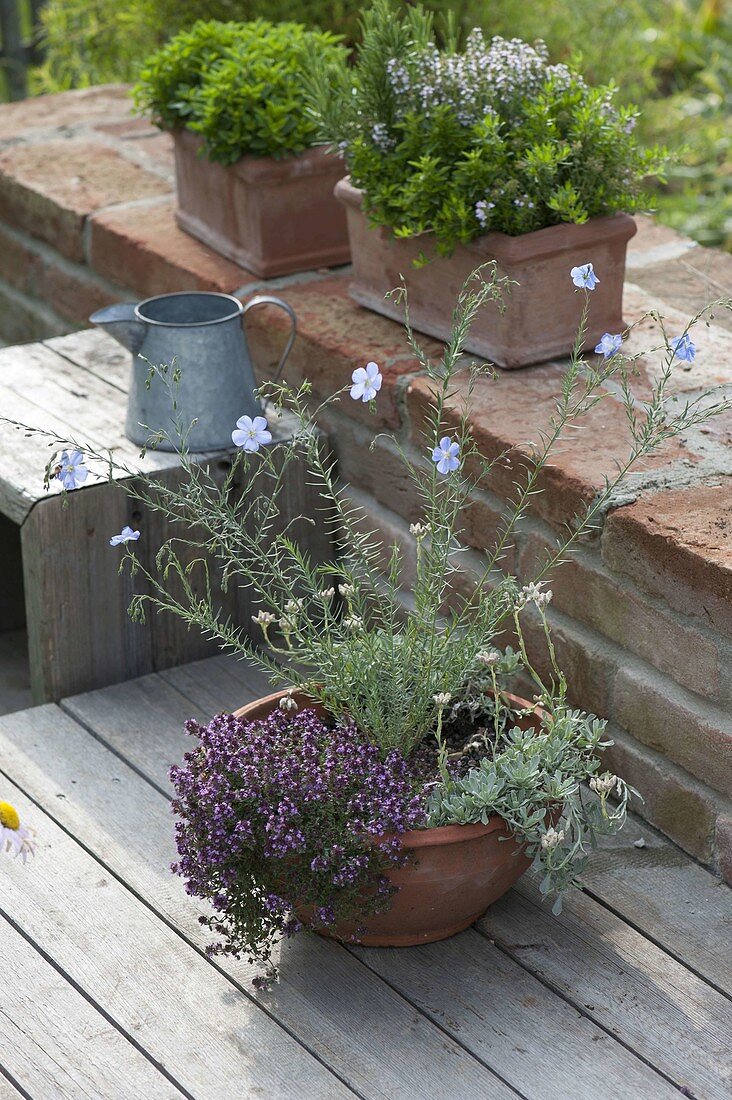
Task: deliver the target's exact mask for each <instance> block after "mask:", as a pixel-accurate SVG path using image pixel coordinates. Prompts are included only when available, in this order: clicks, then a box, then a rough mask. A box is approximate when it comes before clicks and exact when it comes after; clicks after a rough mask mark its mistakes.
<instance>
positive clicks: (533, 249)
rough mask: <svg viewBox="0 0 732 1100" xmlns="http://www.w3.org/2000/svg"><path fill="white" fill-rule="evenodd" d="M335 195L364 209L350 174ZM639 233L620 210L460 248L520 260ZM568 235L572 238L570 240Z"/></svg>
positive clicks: (487, 236)
mask: <svg viewBox="0 0 732 1100" xmlns="http://www.w3.org/2000/svg"><path fill="white" fill-rule="evenodd" d="M335 196H336V198H337V199H339V200H340V201H341V202H342V203H343V204H344V205H345V206H351V207H354V208H355V209H358V210H363V192H362V191H361V190H360V189H359V188H358V187H355V186H354V185H353V184H352V183H351V179H350V176H345V177H344V178H343V179H341V180H338V183H337V184H336V185H335ZM383 228H384V230H385V232H387V233H388V232H389V230H388V228H387V227H383ZM637 232H638V226H637V225H636V222H635V218H634V217H633V216H632V215H631V214H626V213H623V212H622V211H618V212H617V213H615V214H606V215H603V216H601V217H597V218H590V219H589V221H586V222H584V223H583V224H582V225H577V224H575V223H574V222H561V223H560V224H559V225H549V226H545V227H544V228H543V229H533V230H532V231H531V232H530V233H522V234H520V235H518V236H516V237H512V236H510V234H508V233H501V232H499V231H498V230H495V229H493V230H490V231H489V232H488V233H483V234H482V235H481V236H480V237H476V238H475V239H474V240H472V241H470V242H468V244H464V245H461V246H460V247H461V248H463V249H465V250H467V251H469V252H475V253H477V254H478V255H479V256H480V257H481V258H482V259H483V260H485V258H486V254H488V255H490V253H491V252H492V251H495V253H496V257H495V258H496V259H498V260H504V261H506V262H509V263H516V262H520V261H521V260H525V259H529V258H535V257H538V256H548V255H552V254H555V253H557V252H564V251H566V250H567V249H568V248H574V247H577V248H580V247H590V246H591V245H592V244H593V243H594V242H595V241H598V240H607V238H608V237H619V238H621V239H623V240H628V241H629V240H630V238H631V237H633V236H635V234H636V233H637ZM420 236H423V237H428V238H432V237H433V236H434V235H433V234H432V233H423V234H420ZM567 237H570V238H571V240H570V241H567V239H566V238H567ZM414 239H415V240H416V239H417V238H416V237H415V238H414ZM438 258H439V257H438Z"/></svg>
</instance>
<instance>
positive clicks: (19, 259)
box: [0, 224, 130, 325]
mask: <svg viewBox="0 0 732 1100" xmlns="http://www.w3.org/2000/svg"><path fill="white" fill-rule="evenodd" d="M0 280H4V281H5V282H6V283H8V284H9V285H10V286H12V287H15V288H16V289H17V290H20V291H22V292H23V293H24V294H27V295H29V296H30V297H31V298H33V299H36V300H37V301H38V303H39V304H40V303H43V305H44V306H45V307H48V308H50V309H52V310H54V311H55V313H56V314H58V315H59V316H60V317H65V318H67V319H68V320H69V321H71V322H73V324H75V325H77V324H86V323H87V320H88V318H89V314H90V313H93V312H94V310H96V309H101V308H102V306H105V305H109V304H110V303H111V302H116V301H119V299H120V298H123V297H127V298H129V297H130V292H129V291H128V290H126V289H125V288H123V287H119V286H114V285H113V284H110V283H107V282H105V281H103V280H102V279H100V278H99V277H98V276H97V275H95V274H94V272H93V271H90V269H89V268H88V267H86V266H85V265H82V264H75V263H72V262H71V261H70V260H65V259H63V257H61V256H59V255H58V254H56V253H54V252H53V251H52V250H51V249H50V248H49V247H48V246H46V245H43V244H40V243H39V242H38V241H35V240H33V238H32V237H28V236H26V235H25V234H19V233H13V232H12V231H11V230H9V229H7V227H5V226H3V225H2V224H0Z"/></svg>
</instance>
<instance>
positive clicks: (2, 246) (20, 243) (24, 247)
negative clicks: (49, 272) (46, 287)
mask: <svg viewBox="0 0 732 1100" xmlns="http://www.w3.org/2000/svg"><path fill="white" fill-rule="evenodd" d="M42 267H43V259H42V257H41V255H40V253H39V251H38V249H37V248H36V247H35V245H34V242H33V241H32V240H31V239H30V238H29V237H21V236H20V235H19V234H17V233H13V232H12V231H11V230H9V229H8V228H7V227H6V226H4V225H3V224H2V223H0V280H2V281H3V282H5V283H8V284H9V285H10V286H12V287H15V288H16V290H22V291H23V293H25V294H31V295H36V296H37V295H38V279H39V273H40V271H41V269H42Z"/></svg>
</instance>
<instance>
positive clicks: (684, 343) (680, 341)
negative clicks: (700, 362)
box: [669, 332, 696, 363]
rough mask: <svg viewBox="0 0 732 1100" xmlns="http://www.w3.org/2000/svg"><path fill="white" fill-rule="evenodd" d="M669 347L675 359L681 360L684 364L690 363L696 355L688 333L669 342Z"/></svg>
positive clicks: (694, 346)
mask: <svg viewBox="0 0 732 1100" xmlns="http://www.w3.org/2000/svg"><path fill="white" fill-rule="evenodd" d="M669 347H670V348H671V350H672V351H673V353H674V355H675V356H676V358H677V359H683V360H684V362H685V363H692V362H693V361H694V356H695V355H696V345H695V344H693V343H692V341H691V337H690V336H689V333H688V332H685V333H684V335H683V336H677V337H676V338H675V339H674V340H670V341H669Z"/></svg>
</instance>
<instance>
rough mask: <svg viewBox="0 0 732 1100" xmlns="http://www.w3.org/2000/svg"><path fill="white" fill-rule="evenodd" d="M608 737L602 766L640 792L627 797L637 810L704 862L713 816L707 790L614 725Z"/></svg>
mask: <svg viewBox="0 0 732 1100" xmlns="http://www.w3.org/2000/svg"><path fill="white" fill-rule="evenodd" d="M610 735H611V736H612V738H613V740H614V741H615V744H614V745H613V747H612V748H609V749H606V750H605V754H604V759H605V764H606V766H607V767H608V768H609V769H610V770H611V771H613V772H615V774H616V775H619V776H621V777H622V778H623V779H624V780H625V782H626V783H628V784H629V785H630V786H631V787H635V789H636V790H637V791H638V792H639V793H640V795H641V796H642V798H643V801H642V802H641V801H640V800H639V799H633V800H632V802H633V809H634V810H635V811H636V813H639V814H641V815H642V816H643V817H644V818H646V820H647V821H650V822H651V824H652V825H655V826H657V828H659V829H661V830H662V831H663V832H664V833H666V835H667V836H669V837H671V839H672V840H673V841H675V842H676V843H677V844H678V845H680V846H681V847H682V848H683V849H684V851H686V852H689V854H690V855H692V856H695V857H696V858H697V859H700V860H702V861H703V862H705V863H708V862H709V861H710V860H711V858H712V850H713V849H712V840H713V836H714V824H715V819H716V815H717V807H716V799H715V797H714V795H713V794H712V792H711V791H710V790H709V789H708V788H706V787H703V786H702V785H701V784H700V783H697V782H696V781H695V780H694V779H693V778H692V777H691V776H690V775H687V774H686V773H685V772H683V771H682V770H681V769H680V768H675V767H674V766H673V765H671V764H669V763H668V761H666V760H664V759H663V757H661V756H659V755H658V754H657V753H655V752H652V751H651V750H650V749H647V748H645V747H644V746H643V745H639V744H638V743H637V742H636V741H634V740H633V738H632V737H628V736H627V735H626V734H623V733H622V732H621V731H619V730H617V729H615V728H612V729H611V730H610Z"/></svg>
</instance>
